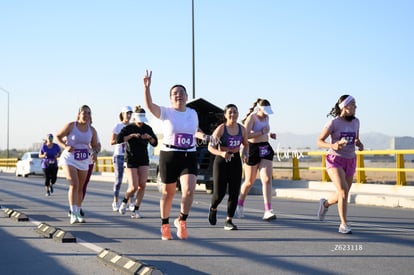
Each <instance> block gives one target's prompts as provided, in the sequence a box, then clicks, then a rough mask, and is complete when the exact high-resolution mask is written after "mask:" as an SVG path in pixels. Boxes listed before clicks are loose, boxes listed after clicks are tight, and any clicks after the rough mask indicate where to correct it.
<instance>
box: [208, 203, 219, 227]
mask: <svg viewBox="0 0 414 275" xmlns="http://www.w3.org/2000/svg"><path fill="white" fill-rule="evenodd" d="M208 221H209V222H210V224H211V225H216V223H217V209H216V210H212V209H211V207H210V210H209V212H208Z"/></svg>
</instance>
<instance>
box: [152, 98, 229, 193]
mask: <svg viewBox="0 0 414 275" xmlns="http://www.w3.org/2000/svg"><path fill="white" fill-rule="evenodd" d="M187 107H190V108H192V109H194V110H195V111H196V112H197V115H198V126H199V127H200V129H201V130H202V131H203V132H204V133H206V134H208V135H211V134H212V132H213V130H214V129H215V128H216V127H217V125H218V124H220V123H221V122H222V121H223V109H221V108H219V107H217V106H216V105H214V104H212V103H210V102H208V101H207V100H205V99H203V98H198V99H194V100H192V101H189V102H188V103H187ZM183 123H184V122H183ZM158 139H159V140H162V137H159V138H158ZM159 144H162V141H161V142H159ZM207 146H208V144H207V143H205V142H202V141H201V140H197V153H198V159H197V162H198V175H197V184H205V187H206V191H207V192H208V193H211V192H212V191H213V161H214V156H213V155H211V154H210V152H209V151H208V149H207V148H208V147H207ZM155 151H156V150H155ZM148 180H150V181H156V182H157V183H158V187H159V190H160V188H161V184H162V183H161V181H160V177H159V168H158V155H157V154H152V155H151V153H150V171H149V177H148ZM177 189H178V190H181V186H180V183H179V181H178V182H177Z"/></svg>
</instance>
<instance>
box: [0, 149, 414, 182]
mask: <svg viewBox="0 0 414 275" xmlns="http://www.w3.org/2000/svg"><path fill="white" fill-rule="evenodd" d="M326 153H327V152H326V151H309V152H297V151H294V152H286V151H285V152H277V153H276V156H275V158H279V159H280V158H284V159H287V158H289V159H291V160H292V166H291V167H278V166H274V167H273V169H288V170H291V171H292V180H300V179H301V177H300V170H319V171H322V177H321V180H322V181H325V182H326V181H329V176H328V173H327V172H326V163H325V157H326ZM356 155H357V168H356V180H357V182H359V183H365V182H367V179H366V174H365V172H366V171H374V172H375V171H378V172H394V173H395V176H396V184H397V185H406V183H407V178H406V173H414V168H405V164H404V163H405V161H404V155H414V150H367V151H357V152H356ZM369 155H370V156H384V155H394V156H395V168H389V167H365V162H364V156H369ZM305 156H309V157H315V156H320V157H321V166H309V167H303V166H300V165H299V163H300V159H301V158H304V157H305ZM16 163H17V159H16V158H9V159H6V158H3V159H2V158H0V167H11V168H14V167H16ZM94 172H114V166H113V158H112V157H98V162H97V163H96V164H95V168H94Z"/></svg>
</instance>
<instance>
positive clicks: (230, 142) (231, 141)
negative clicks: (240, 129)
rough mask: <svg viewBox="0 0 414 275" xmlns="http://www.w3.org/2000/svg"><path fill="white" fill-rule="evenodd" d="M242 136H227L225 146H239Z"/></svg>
mask: <svg viewBox="0 0 414 275" xmlns="http://www.w3.org/2000/svg"><path fill="white" fill-rule="evenodd" d="M241 140H242V137H241V136H229V137H228V138H227V147H229V148H238V147H240V144H241Z"/></svg>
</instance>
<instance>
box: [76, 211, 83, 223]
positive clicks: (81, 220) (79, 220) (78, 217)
mask: <svg viewBox="0 0 414 275" xmlns="http://www.w3.org/2000/svg"><path fill="white" fill-rule="evenodd" d="M76 219H77V220H78V222H80V223H84V222H85V219H84V218H83V217H82V216H81V214H80V213H76Z"/></svg>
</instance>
